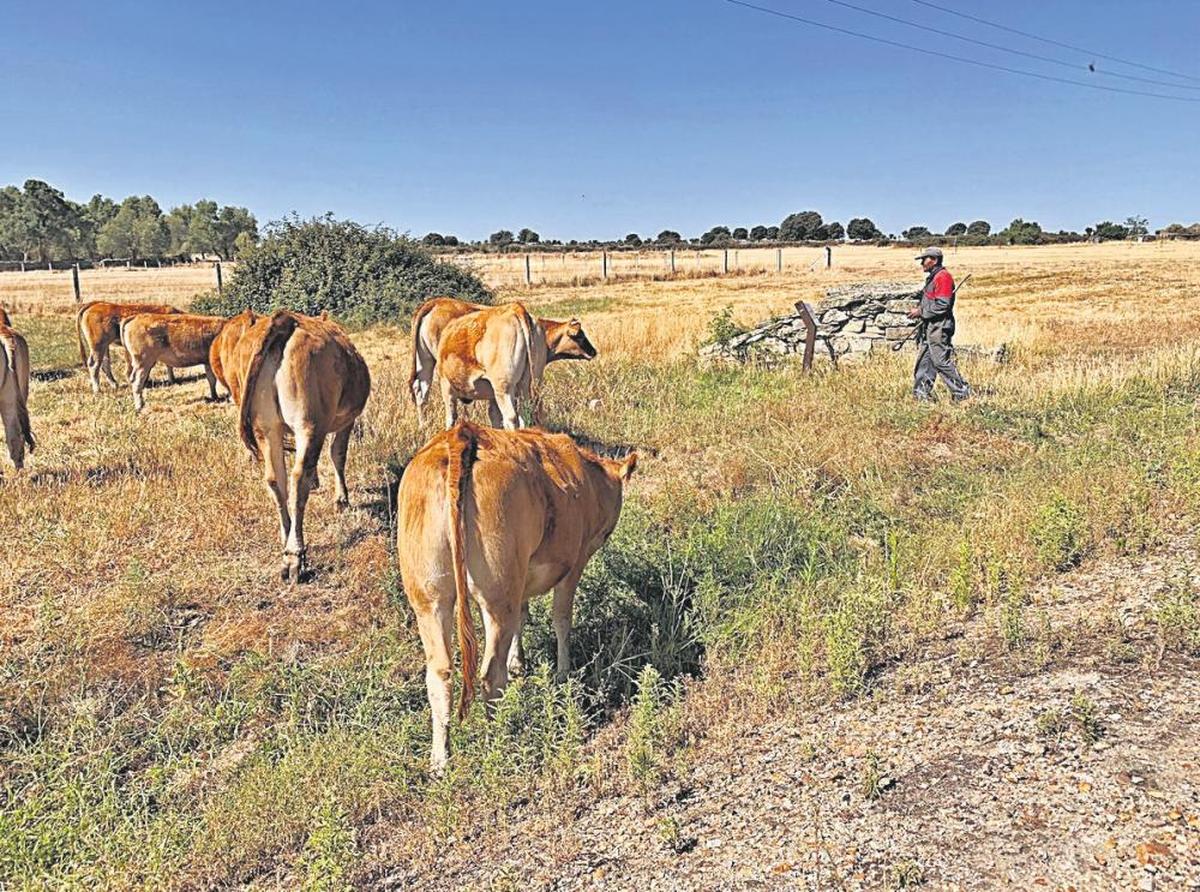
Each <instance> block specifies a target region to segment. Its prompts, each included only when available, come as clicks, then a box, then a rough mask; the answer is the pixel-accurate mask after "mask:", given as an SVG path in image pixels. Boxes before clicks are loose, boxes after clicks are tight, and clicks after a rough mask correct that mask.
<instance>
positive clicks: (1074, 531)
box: [1030, 495, 1087, 570]
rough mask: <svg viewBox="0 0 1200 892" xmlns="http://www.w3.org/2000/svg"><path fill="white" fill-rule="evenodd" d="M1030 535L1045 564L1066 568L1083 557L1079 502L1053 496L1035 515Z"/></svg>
mask: <svg viewBox="0 0 1200 892" xmlns="http://www.w3.org/2000/svg"><path fill="white" fill-rule="evenodd" d="M1030 535H1031V536H1032V538H1033V544H1034V545H1035V546H1036V547H1037V555H1038V559H1039V560H1040V561H1041V562H1042V563H1043V564H1044V565H1045V566H1048V567H1051V568H1053V569H1055V570H1069V569H1070V568H1071V567H1074V566H1075V565H1076V564H1078V563H1079V562H1080V561H1081V560H1082V559H1083V554H1084V548H1085V545H1086V538H1087V525H1086V518H1085V517H1084V515H1083V511H1082V510H1080V508H1079V506H1078V505H1075V504H1074V503H1072V502H1070V501H1068V500H1067V499H1066V498H1064V497H1063V496H1061V495H1055V496H1053V497H1052V498H1051V499H1050V501H1049V502H1047V503H1046V504H1045V505H1043V506H1042V508H1041V510H1040V511H1038V513H1037V516H1036V517H1034V519H1033V525H1032V527H1031V528H1030Z"/></svg>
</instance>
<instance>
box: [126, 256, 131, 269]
mask: <svg viewBox="0 0 1200 892" xmlns="http://www.w3.org/2000/svg"><path fill="white" fill-rule="evenodd" d="M125 269H133V258H132V257H126V258H125Z"/></svg>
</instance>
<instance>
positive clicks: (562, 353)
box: [408, 297, 596, 426]
mask: <svg viewBox="0 0 1200 892" xmlns="http://www.w3.org/2000/svg"><path fill="white" fill-rule="evenodd" d="M510 306H517V305H516V304H512V305H510ZM489 309H492V308H489V307H486V306H483V305H482V304H472V303H467V302H466V301H461V300H455V299H454V298H452V297H434V298H430V299H429V300H427V301H425V303H423V304H421V306H420V307H418V308H417V312H416V313H414V314H413V322H412V366H411V370H410V372H409V376H408V387H409V390H410V391H411V393H412V397H413V403H414V404H415V406H416V409H417V421H418V423H421V422H422V420H423V419H422V418H421V410H422V409H423V408H424V407H425V404H426V403H427V402H428V400H429V392H430V390H431V388H432V385H433V379H434V373H435V371H436V369H437V357H438V351H439V349H440V345H441V337H442V333H443V332H444V331H445V329H446V327H447V326H449V325H450V323H451V322H454V321H456V320H458V319H462V318H463V317H465V316H468V315H470V314H473V313H477V312H481V311H488V310H489ZM534 325H535V327H536V328H537V331H538V334H539V336H540V337H542V338H543V339H544V340H545V342H546V363H547V364H549V363H551V362H556V361H558V360H561V359H592V358H594V357H595V355H596V348H595V347H593V346H592V343H591V341H589V340H588V338H587V335H586V334H585V333H584V331H583V326H582V325H581V324H580V322H579V320H578V319H571V320H569V321H567V322H559V321H556V320H554V319H535V320H534ZM490 408H491V409H492V412H491V417H492V423H493V424H495V425H497V426H499V425H500V424H501V423H502V422H503V415H502V414H499V415H498V414H497V412H498V411H499V407H498V406H495V405H493V406H491V407H490Z"/></svg>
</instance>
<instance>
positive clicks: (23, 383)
mask: <svg viewBox="0 0 1200 892" xmlns="http://www.w3.org/2000/svg"><path fill="white" fill-rule="evenodd" d="M0 418H2V419H3V422H4V441H5V443H6V444H7V445H8V455H9V458H11V459H12V463H13V465H15V466H16V468H17V470H18V471H19V470H21V468H23V467H24V466H25V448H26V447H29V451H30V452H33V449H34V446H35V445H36V444H35V443H34V440H33V431H32V430H31V428H30V426H29V344H28V343H27V342H26V341H25V338H24V337H22V336H21V334H20V333H19V332H17V331H16V330H15V329H13V327H12V320H11V319H9V317H8V313H7V312H5V311H4V308H3V307H0Z"/></svg>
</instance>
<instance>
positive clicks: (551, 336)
mask: <svg viewBox="0 0 1200 892" xmlns="http://www.w3.org/2000/svg"><path fill="white" fill-rule="evenodd" d="M538 321H539V322H540V323H541V325H542V328H543V329H545V332H546V351H547V353H548V355H549V358H550V361H551V362H553V361H554V360H556V359H594V358H595V357H596V348H595V347H594V346H592V342H591V341H589V340H588V336H587V334H586V333H585V332H584V330H583V325H582V324H580V322H579V320H578V319H572V320H571V321H569V322H555V321H554V320H553V319H540V320H538Z"/></svg>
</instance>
